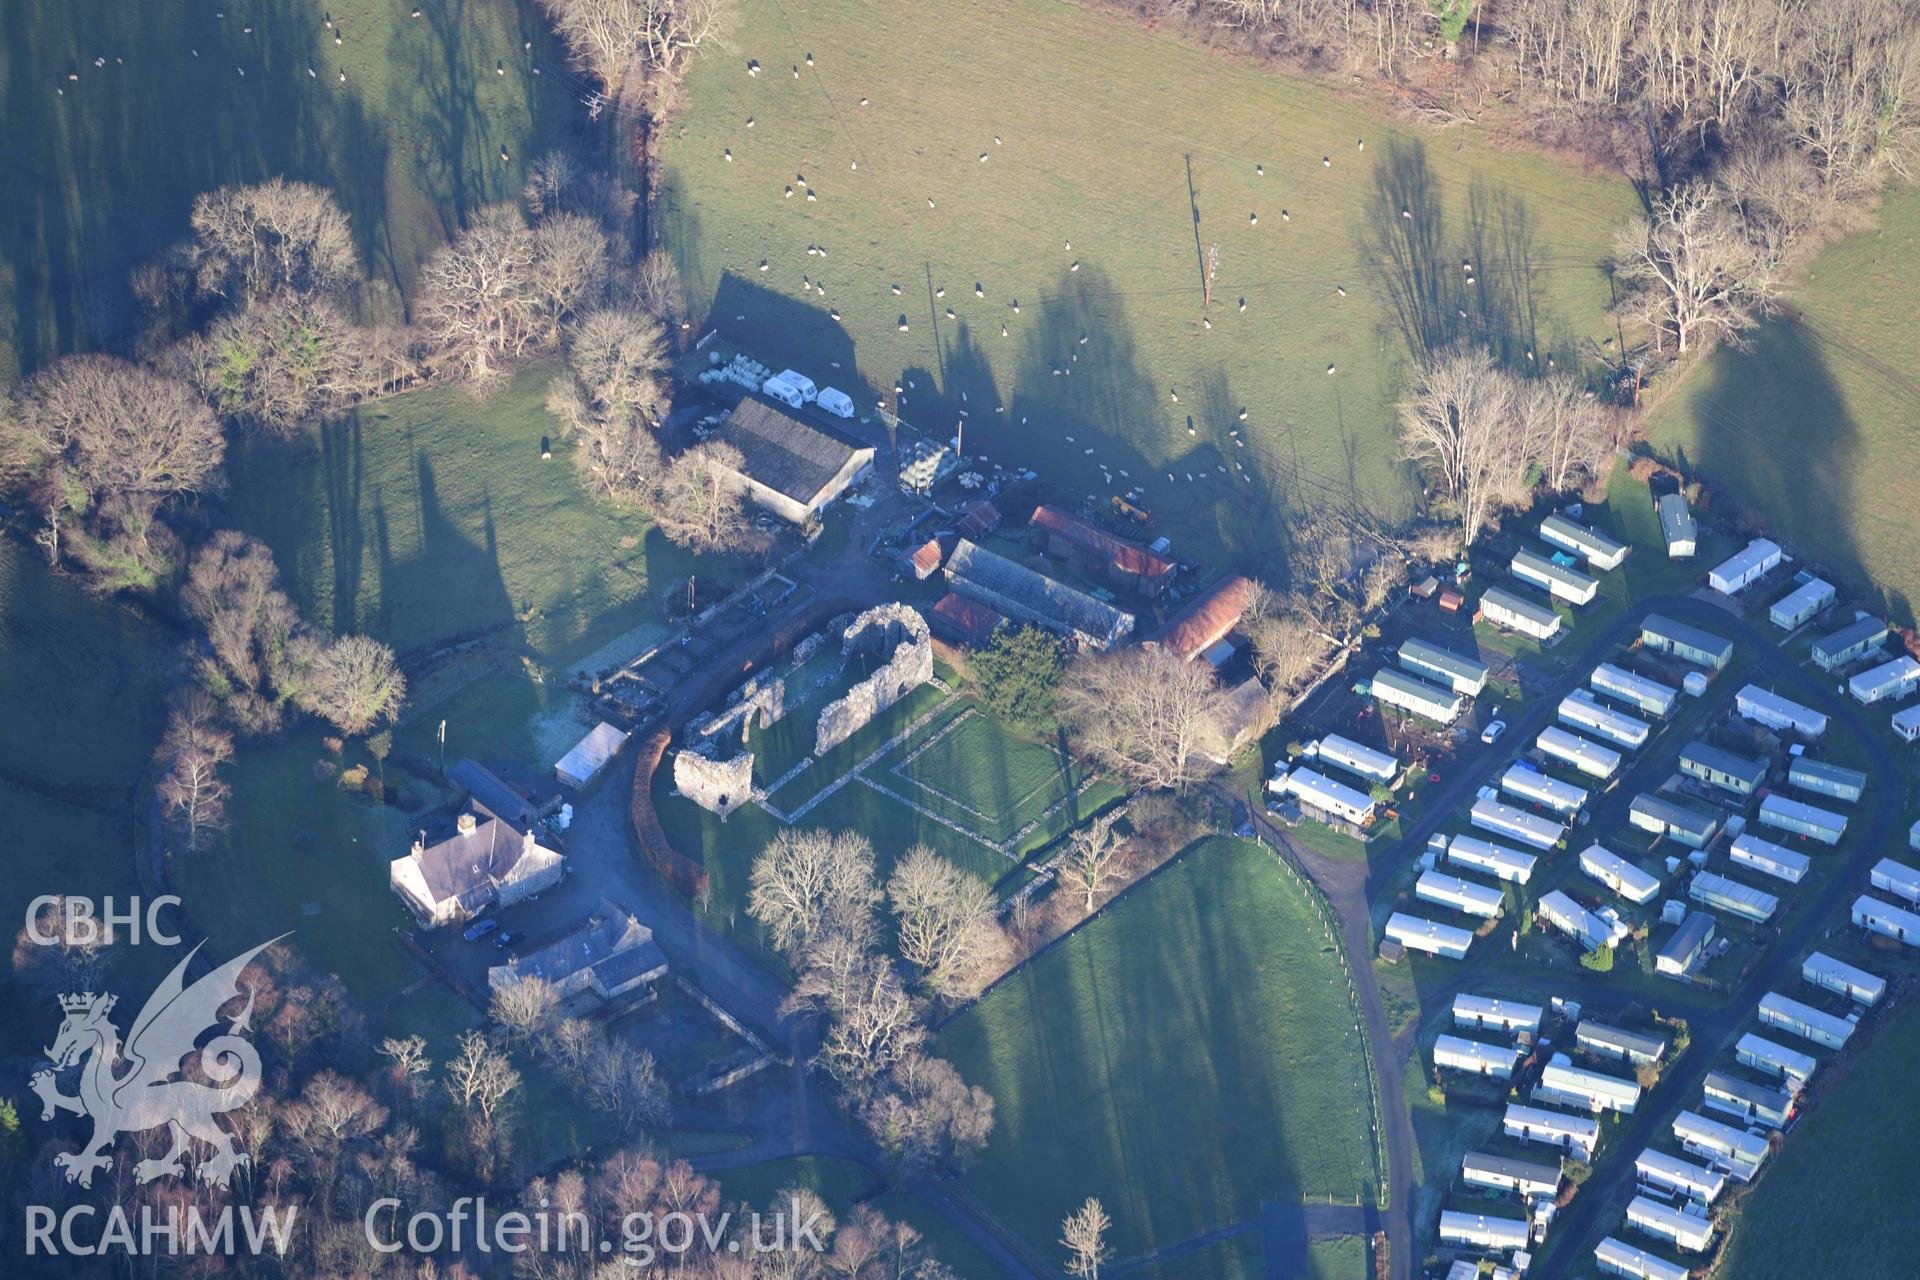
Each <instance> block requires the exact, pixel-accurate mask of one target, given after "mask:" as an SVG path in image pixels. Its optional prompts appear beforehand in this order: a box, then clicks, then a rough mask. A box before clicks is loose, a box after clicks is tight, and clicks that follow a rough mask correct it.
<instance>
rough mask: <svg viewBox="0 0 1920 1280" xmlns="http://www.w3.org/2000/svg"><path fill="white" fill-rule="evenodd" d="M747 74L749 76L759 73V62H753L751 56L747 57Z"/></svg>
mask: <svg viewBox="0 0 1920 1280" xmlns="http://www.w3.org/2000/svg"><path fill="white" fill-rule="evenodd" d="M747 74H748V75H750V76H757V75H759V74H760V64H759V63H758V62H755V61H754V60H753V59H752V58H749V59H747Z"/></svg>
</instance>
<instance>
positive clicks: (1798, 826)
mask: <svg viewBox="0 0 1920 1280" xmlns="http://www.w3.org/2000/svg"><path fill="white" fill-rule="evenodd" d="M1760 824H1761V825H1762V826H1766V827H1773V828H1775V829H1776V830H1779V831H1791V832H1793V833H1794V834H1795V835H1801V836H1806V837H1807V838H1808V839H1810V840H1818V841H1819V842H1820V843H1821V844H1839V843H1840V837H1841V836H1844V835H1845V834H1847V818H1846V815H1845V814H1841V813H1834V812H1833V811H1832V810H1830V809H1820V808H1816V807H1815V806H1813V805H1810V804H1802V803H1801V802H1800V801H1798V800H1790V799H1788V798H1787V797H1786V796H1783V795H1781V794H1780V793H1779V792H1777V791H1776V792H1774V793H1773V794H1772V795H1770V796H1768V797H1767V798H1766V799H1765V800H1762V801H1761V802H1760Z"/></svg>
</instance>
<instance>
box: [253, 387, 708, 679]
mask: <svg viewBox="0 0 1920 1280" xmlns="http://www.w3.org/2000/svg"><path fill="white" fill-rule="evenodd" d="M552 374H553V368H552V366H550V365H545V364H537V363H536V364H533V365H529V366H527V367H526V368H524V369H522V370H521V371H520V372H519V373H518V374H516V375H515V376H514V377H513V378H512V380H511V381H509V382H508V383H507V384H505V385H504V386H501V387H498V388H495V389H494V390H493V391H492V392H490V393H489V394H487V395H485V396H483V397H476V396H474V395H473V394H472V393H471V392H469V391H467V390H464V389H461V388H454V387H438V388H431V389H428V390H424V391H414V392H409V393H407V394H406V395H401V396H395V397H393V398H392V399H389V400H383V401H380V402H379V403H377V404H375V405H370V406H368V407H366V408H364V409H361V410H359V411H357V412H355V413H353V414H350V415H348V416H347V417H346V418H344V419H342V420H340V421H338V422H333V423H326V424H322V425H321V426H319V427H316V428H315V429H314V431H313V432H312V433H310V434H309V435H306V436H303V437H301V438H300V439H299V440H297V441H295V442H294V443H293V444H291V445H283V444H278V443H270V442H262V443H258V444H253V445H249V446H245V447H242V448H239V449H236V450H235V451H234V452H233V453H232V454H231V455H230V456H229V461H228V473H229V475H230V477H231V480H232V485H233V493H232V496H231V498H230V499H229V501H228V506H229V511H230V518H231V521H232V523H233V524H234V525H236V526H237V527H239V528H240V529H242V530H244V531H245V532H247V533H250V534H253V535H254V536H256V537H258V538H261V539H263V540H264V541H265V542H266V543H267V544H268V545H269V546H271V547H272V548H273V550H274V556H275V559H276V560H278V562H279V564H280V568H281V572H282V574H283V575H284V577H285V579H286V581H287V586H288V590H289V591H290V592H291V593H292V595H293V597H294V599H295V602H296V603H298V604H299V605H300V607H301V610H302V612H303V613H304V614H305V615H306V617H307V618H308V619H309V620H310V621H312V622H314V623H316V624H318V625H320V626H323V627H327V628H329V629H332V630H336V631H347V630H364V631H367V632H370V633H371V634H373V635H375V636H378V637H379V638H380V639H382V640H385V641H386V642H387V643H389V644H391V645H392V646H393V647H394V648H395V649H396V650H397V651H398V652H399V653H400V655H401V658H402V660H403V661H405V660H409V659H419V658H423V657H425V656H427V655H429V654H431V653H433V652H434V651H435V650H438V649H440V648H442V647H444V646H448V645H451V644H455V643H457V642H463V641H470V640H483V641H486V642H487V645H488V647H489V648H490V649H492V650H494V651H496V652H505V653H507V654H509V655H514V656H520V655H524V656H525V657H527V658H528V659H529V660H530V661H532V662H534V663H536V664H542V665H553V664H557V663H559V662H560V661H561V660H562V659H563V658H564V657H566V656H568V655H570V654H572V653H574V652H576V651H579V650H582V649H586V648H589V647H591V646H593V645H595V644H598V643H600V642H603V641H606V640H609V639H612V638H613V637H615V636H617V635H619V634H620V633H621V632H623V631H627V630H630V629H632V628H633V627H635V626H638V625H639V624H641V623H643V622H647V621H653V620H657V619H658V618H659V616H660V611H659V606H658V604H657V602H656V597H657V594H658V593H659V592H660V591H662V590H665V589H668V588H670V587H675V586H680V585H682V584H684V582H685V579H686V575H687V573H688V572H690V571H691V570H693V569H694V568H695V567H698V568H699V569H700V571H701V575H702V578H703V579H704V578H705V577H706V576H707V575H708V574H709V572H711V571H713V570H715V569H719V571H720V572H721V573H722V574H724V573H725V570H724V569H723V568H721V567H720V566H717V565H708V564H704V563H702V562H700V561H699V560H697V559H696V558H695V557H692V556H689V555H686V554H684V553H682V552H681V551H679V549H678V548H676V547H674V546H673V545H672V544H671V543H669V542H668V541H667V540H666V539H665V538H664V537H662V536H661V535H660V534H659V533H658V532H656V531H655V530H654V529H653V528H652V527H651V526H650V525H649V524H648V522H647V520H646V517H645V516H644V515H642V514H640V513H638V512H633V511H621V510H616V509H614V508H613V507H611V506H609V505H607V504H605V503H602V502H599V501H597V500H595V499H593V498H591V497H589V496H588V495H587V494H586V493H585V491H584V490H582V489H581V487H580V485H579V482H578V481H577V480H576V478H575V476H574V473H573V471H572V469H571V467H570V466H569V464H568V462H567V452H566V448H565V446H564V445H562V446H560V447H557V448H556V449H555V450H554V456H553V458H552V459H551V460H548V461H544V462H543V461H542V460H541V458H540V445H541V441H542V440H543V439H545V438H547V436H548V435H549V434H550V433H551V432H552V430H553V420H552V419H551V418H549V417H548V416H547V415H546V411H545V409H544V407H543V398H544V396H545V394H546V386H547V382H548V380H549V379H550V378H551V377H552Z"/></svg>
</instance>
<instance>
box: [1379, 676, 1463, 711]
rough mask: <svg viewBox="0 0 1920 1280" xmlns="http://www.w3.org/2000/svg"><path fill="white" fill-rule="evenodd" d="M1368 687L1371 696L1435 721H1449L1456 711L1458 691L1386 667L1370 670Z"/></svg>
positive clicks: (1458, 699) (1457, 708)
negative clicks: (1371, 675) (1371, 674)
mask: <svg viewBox="0 0 1920 1280" xmlns="http://www.w3.org/2000/svg"><path fill="white" fill-rule="evenodd" d="M1371 688H1372V690H1373V696H1374V698H1375V700H1377V701H1380V702H1384V703H1386V704H1387V705H1388V706H1390V707H1398V708H1400V710H1402V711H1410V712H1412V713H1413V714H1414V715H1417V716H1424V717H1426V718H1427V719H1428V720H1432V721H1434V722H1436V723H1438V724H1452V723H1453V722H1454V720H1455V719H1456V718H1458V716H1459V715H1460V695H1459V694H1457V693H1455V692H1454V691H1453V690H1451V689H1443V688H1441V687H1440V686H1439V685H1437V684H1429V683H1427V682H1426V681H1425V680H1419V679H1415V678H1414V677H1413V676H1410V675H1407V674H1405V673H1404V672H1400V671H1395V670H1393V669H1391V668H1389V667H1382V668H1381V669H1380V670H1378V671H1376V672H1374V673H1373V683H1372V685H1371Z"/></svg>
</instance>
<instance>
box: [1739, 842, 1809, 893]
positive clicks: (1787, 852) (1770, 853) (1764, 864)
mask: <svg viewBox="0 0 1920 1280" xmlns="http://www.w3.org/2000/svg"><path fill="white" fill-rule="evenodd" d="M1727 856H1728V857H1729V858H1731V859H1732V860H1733V864H1734V865H1735V866H1737V867H1748V868H1750V869H1752V870H1754V871H1758V872H1759V873H1760V874H1761V875H1764V876H1772V877H1773V878H1774V879H1776V880H1784V881H1786V882H1787V883H1788V884H1799V883H1800V882H1801V881H1802V880H1804V879H1806V878H1807V872H1808V871H1809V870H1811V869H1812V867H1813V859H1811V858H1809V857H1807V856H1806V855H1805V854H1804V853H1795V852H1794V851H1793V850H1791V849H1787V848H1783V847H1782V846H1780V845H1777V844H1775V843H1774V842H1773V841H1771V840H1762V839H1761V838H1760V837H1759V836H1756V835H1754V834H1753V833H1752V832H1748V831H1743V832H1741V833H1740V834H1739V835H1737V836H1735V837H1734V840H1733V844H1732V846H1731V847H1730V848H1728V850H1727Z"/></svg>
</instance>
